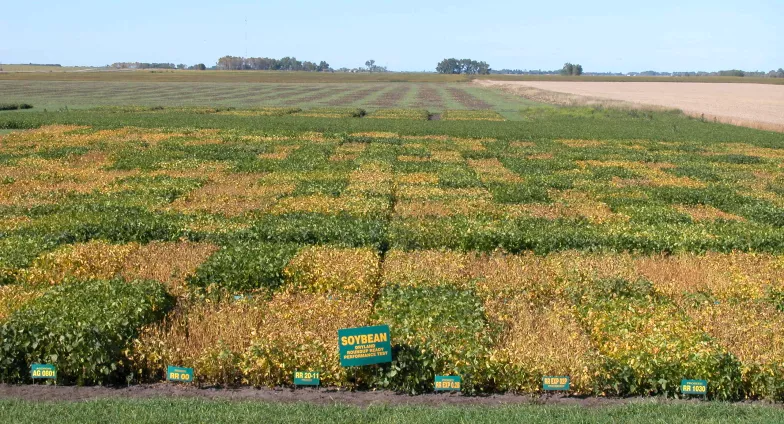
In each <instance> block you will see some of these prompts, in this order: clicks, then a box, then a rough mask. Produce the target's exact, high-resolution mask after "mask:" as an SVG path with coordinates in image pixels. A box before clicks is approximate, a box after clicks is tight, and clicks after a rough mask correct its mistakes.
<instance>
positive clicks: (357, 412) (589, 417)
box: [0, 398, 784, 424]
mask: <svg viewBox="0 0 784 424" xmlns="http://www.w3.org/2000/svg"><path fill="white" fill-rule="evenodd" d="M0 416H2V417H3V421H4V422H9V423H10V422H13V423H19V422H47V421H48V420H50V419H51V417H57V422H59V423H64V424H65V423H83V422H112V423H139V424H141V423H171V422H204V423H206V422H210V423H224V422H225V423H229V422H230V423H246V422H247V423H312V422H319V423H324V424H326V423H348V422H362V423H427V424H437V423H553V422H557V423H562V424H568V423H627V422H635V423H671V424H676V423H689V424H694V423H730V422H732V423H768V422H770V423H773V422H782V421H784V410H782V409H781V407H779V406H750V405H732V404H723V403H713V402H711V403H689V404H684V403H678V404H667V403H658V402H654V401H651V402H648V401H641V402H635V403H629V404H625V405H619V406H606V407H578V406H541V405H525V406H496V407H476V406H470V407H469V406H465V407H457V406H444V407H423V406H416V407H414V406H371V407H368V408H361V407H355V406H340V405H334V406H318V405H312V404H306V403H296V404H276V403H259V402H249V401H242V402H232V401H216V400H196V399H167V398H158V399H144V400H129V399H123V400H91V401H86V402H30V401H19V400H3V401H0Z"/></svg>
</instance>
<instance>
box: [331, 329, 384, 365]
mask: <svg viewBox="0 0 784 424" xmlns="http://www.w3.org/2000/svg"><path fill="white" fill-rule="evenodd" d="M338 350H339V352H340V366H343V367H358V366H362V365H370V364H380V363H383V362H392V337H391V336H390V334H389V326H388V325H376V326H373V327H358V328H342V329H340V330H338Z"/></svg>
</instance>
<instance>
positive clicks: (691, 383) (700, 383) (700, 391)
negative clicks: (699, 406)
mask: <svg viewBox="0 0 784 424" xmlns="http://www.w3.org/2000/svg"><path fill="white" fill-rule="evenodd" d="M681 393H682V394H684V395H702V396H703V397H704V398H705V399H707V398H708V381H707V380H686V379H683V380H681Z"/></svg>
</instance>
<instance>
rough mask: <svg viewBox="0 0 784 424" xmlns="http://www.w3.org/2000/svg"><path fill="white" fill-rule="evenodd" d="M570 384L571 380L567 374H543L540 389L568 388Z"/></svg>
mask: <svg viewBox="0 0 784 424" xmlns="http://www.w3.org/2000/svg"><path fill="white" fill-rule="evenodd" d="M571 384H572V380H571V378H569V376H567V375H562V376H545V377H543V378H542V389H544V390H569V386H570V385H571Z"/></svg>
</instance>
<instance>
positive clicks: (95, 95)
mask: <svg viewBox="0 0 784 424" xmlns="http://www.w3.org/2000/svg"><path fill="white" fill-rule="evenodd" d="M0 98H2V99H3V101H7V102H26V103H31V104H33V105H34V106H35V108H36V109H42V108H49V109H57V108H63V107H66V106H67V107H69V108H85V107H92V106H107V105H140V106H205V105H210V106H223V107H227V106H232V107H260V106H298V107H319V106H329V107H361V108H365V109H369V110H373V109H379V108H418V109H427V110H430V111H431V112H432V111H435V112H439V111H443V110H445V109H470V110H476V109H488V110H490V109H492V110H497V111H507V112H510V113H516V112H518V111H519V110H520V109H521V108H524V107H526V106H530V105H532V104H534V102H531V101H529V100H526V99H524V98H521V97H518V96H514V95H512V94H508V93H504V92H502V91H500V90H487V89H484V88H481V87H474V86H471V85H468V84H460V83H394V82H363V83H340V82H339V83H331V84H325V83H318V82H315V83H248V82H224V83H216V82H209V83H207V82H129V81H123V82H120V81H2V80H0Z"/></svg>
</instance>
